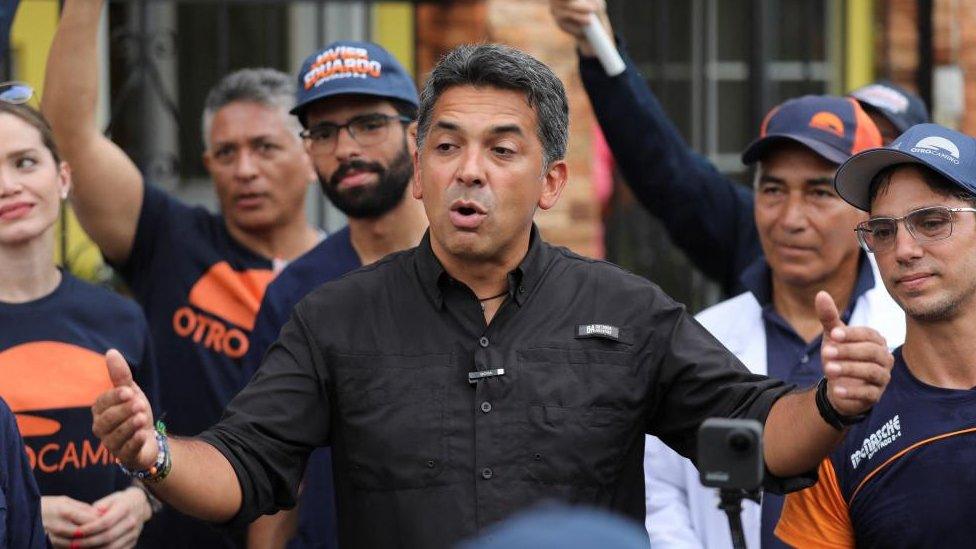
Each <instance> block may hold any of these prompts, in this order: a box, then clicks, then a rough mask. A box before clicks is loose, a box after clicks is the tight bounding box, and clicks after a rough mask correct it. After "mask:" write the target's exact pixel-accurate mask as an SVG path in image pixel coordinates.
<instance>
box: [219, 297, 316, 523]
mask: <svg viewBox="0 0 976 549" xmlns="http://www.w3.org/2000/svg"><path fill="white" fill-rule="evenodd" d="M301 311H302V307H301V305H299V306H298V307H296V309H295V313H294V314H293V315H292V318H291V320H290V321H289V322H288V323H287V324H286V325H285V326H284V328H282V332H281V338H280V339H279V340H278V341H277V342H276V343H275V344H274V345H272V346H271V348H270V349H269V350H268V354H267V356H265V359H264V361H263V363H262V364H261V366H260V368H259V369H258V371H257V373H256V374H255V376H254V377H253V378H252V380H251V382H250V383H249V384H248V385H247V386H246V387H245V388H244V390H242V391H241V392H240V393H239V394H238V395H237V396H236V397H235V398H234V399H233V400H232V401H231V402H230V404H229V405H228V406H227V410H226V411H225V412H224V416H223V417H222V418H221V420H220V422H219V423H218V424H217V425H215V426H214V427H212V428H211V429H209V430H207V431H205V432H204V433H202V434H201V435H200V438H201V439H202V440H204V441H206V442H207V443H209V444H211V445H212V446H214V447H215V448H217V450H219V451H220V452H221V453H222V454H223V455H224V457H226V458H227V460H228V461H230V463H231V465H232V466H233V467H234V471H235V472H236V473H237V478H238V480H239V481H240V484H241V492H242V494H243V501H242V504H241V510H240V511H239V513H238V515H237V516H236V517H235V518H234V519H233V520H232V521H231V524H232V525H244V524H247V523H249V522H250V521H252V520H253V519H254V518H256V517H258V516H259V515H261V514H264V513H268V512H272V511H274V510H276V509H281V508H290V507H294V505H295V498H296V493H297V490H298V485H299V483H300V482H301V479H302V474H303V473H304V470H305V463H306V462H307V461H308V456H309V454H310V453H311V452H312V450H313V449H314V448H316V447H318V446H325V445H328V444H329V437H330V429H329V424H330V411H331V402H330V401H331V398H330V396H329V392H328V390H327V386H328V383H327V381H326V379H325V363H324V359H323V358H322V355H321V353H320V352H319V350H318V348H317V347H316V345H315V342H314V339H313V337H312V335H311V333H312V332H311V330H310V329H309V327H308V326H307V325H306V323H305V321H304V319H303V317H302V313H301Z"/></svg>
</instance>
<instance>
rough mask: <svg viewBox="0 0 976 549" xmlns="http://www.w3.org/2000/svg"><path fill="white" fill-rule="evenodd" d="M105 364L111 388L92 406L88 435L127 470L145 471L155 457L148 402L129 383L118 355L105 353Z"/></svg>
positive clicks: (129, 376) (128, 373)
mask: <svg viewBox="0 0 976 549" xmlns="http://www.w3.org/2000/svg"><path fill="white" fill-rule="evenodd" d="M105 363H106V365H107V366H108V375H109V377H110V378H111V380H112V385H113V388H112V389H110V390H108V391H106V392H104V393H102V394H101V395H99V397H98V399H97V400H95V405H94V406H92V432H94V433H95V436H97V437H98V438H100V439H102V442H104V443H105V446H106V447H107V448H108V449H109V451H110V452H112V454H113V455H114V456H115V457H116V458H118V460H119V461H120V462H121V463H122V465H125V467H126V468H127V469H129V470H130V471H140V470H143V469H148V468H150V467H152V466H153V465H154V464H155V463H156V456H157V455H158V454H159V445H158V444H157V443H156V433H155V430H154V428H153V414H152V408H151V407H150V406H149V399H147V398H146V395H145V394H144V393H143V392H142V389H140V388H139V386H138V385H136V382H135V381H133V380H132V371H131V370H130V369H129V365H128V364H127V363H126V362H125V359H124V358H122V354H121V353H119V352H118V351H116V350H115V349H112V350H110V351H108V352H107V353H105Z"/></svg>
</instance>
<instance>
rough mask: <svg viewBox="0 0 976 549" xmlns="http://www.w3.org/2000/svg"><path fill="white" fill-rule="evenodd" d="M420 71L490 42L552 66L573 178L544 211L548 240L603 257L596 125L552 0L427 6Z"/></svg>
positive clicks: (422, 9) (540, 217) (420, 20)
mask: <svg viewBox="0 0 976 549" xmlns="http://www.w3.org/2000/svg"><path fill="white" fill-rule="evenodd" d="M417 40H418V47H417V67H418V70H419V72H420V74H419V75H418V80H422V79H423V78H424V76H425V75H426V74H427V73H428V72H429V71H430V68H431V67H432V66H433V64H434V63H435V62H436V60H437V59H438V58H439V57H440V55H442V54H443V53H444V52H445V51H447V50H449V49H450V48H451V47H453V46H455V45H458V44H461V43H465V42H478V41H483V40H488V41H492V42H499V43H503V44H508V45H510V46H514V47H517V48H519V49H522V50H524V51H526V52H528V53H530V54H531V55H533V56H535V57H536V58H538V59H540V60H541V61H543V62H544V63H546V64H548V65H549V66H550V67H552V68H553V70H554V71H555V73H556V74H557V75H558V76H559V77H560V78H561V79H562V81H563V84H564V85H565V86H566V92H567V94H568V96H569V104H570V138H569V150H568V152H567V163H568V164H569V174H570V180H569V184H568V185H567V188H566V190H565V192H563V195H562V197H561V198H560V200H559V203H558V204H557V205H556V207H555V208H553V209H552V210H549V211H548V212H539V214H537V215H536V222H537V223H538V224H539V227H540V229H541V230H542V232H543V235H544V236H545V238H546V239H547V240H548V241H550V242H552V243H555V244H558V245H561V246H567V247H569V248H570V249H572V250H573V251H575V252H577V253H580V254H583V255H588V256H591V257H595V256H602V253H603V252H602V250H603V245H602V238H603V223H602V221H601V219H600V209H599V206H598V204H597V201H596V199H595V193H594V191H593V186H592V184H591V180H590V169H591V164H590V162H591V158H592V154H591V153H590V148H591V146H592V144H591V135H592V131H593V128H594V126H595V121H594V118H593V113H592V111H591V109H590V105H589V101H588V99H587V97H586V92H585V91H584V90H583V86H582V84H581V83H580V80H579V76H578V73H577V66H576V54H575V50H574V43H573V41H572V39H571V38H570V37H569V36H567V35H566V34H564V33H563V32H561V31H560V30H559V29H558V28H557V27H556V24H555V23H554V22H553V20H552V17H551V16H550V15H549V8H548V1H547V0H477V1H474V0H472V1H465V2H454V3H450V4H447V5H429V4H427V5H424V4H422V5H421V6H419V7H418V11H417Z"/></svg>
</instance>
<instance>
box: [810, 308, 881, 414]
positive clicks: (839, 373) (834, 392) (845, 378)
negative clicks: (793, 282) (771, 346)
mask: <svg viewBox="0 0 976 549" xmlns="http://www.w3.org/2000/svg"><path fill="white" fill-rule="evenodd" d="M815 305H816V309H817V316H818V317H819V318H820V324H821V325H822V326H823V344H822V345H821V348H820V354H821V361H822V363H823V371H824V377H826V378H827V398H828V399H829V400H830V404H831V405H832V406H833V407H834V409H835V410H837V412H838V413H840V414H842V415H845V416H854V415H858V414H861V413H864V412H866V411H867V410H869V409H870V408H871V407H872V406H874V405H875V404H876V403H877V402H878V400H880V399H881V394H882V393H884V390H885V387H887V386H888V381H889V380H890V379H891V367H892V366H893V365H894V362H895V359H894V357H893V356H892V355H891V352H890V351H889V350H888V344H887V342H886V341H885V339H884V337H882V336H881V334H879V333H878V332H877V331H876V330H874V329H872V328H868V327H865V326H845V325H844V323H843V322H842V321H841V319H840V314H839V313H838V311H837V305H836V304H835V303H834V300H833V298H831V297H830V294H828V293H827V292H819V293H818V294H817V297H816V301H815Z"/></svg>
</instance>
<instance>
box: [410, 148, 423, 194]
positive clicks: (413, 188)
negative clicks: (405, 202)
mask: <svg viewBox="0 0 976 549" xmlns="http://www.w3.org/2000/svg"><path fill="white" fill-rule="evenodd" d="M410 194H412V195H413V197H414V198H416V199H417V200H423V198H424V188H423V186H422V185H421V184H420V151H418V150H416V149H414V151H413V179H411V180H410Z"/></svg>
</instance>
